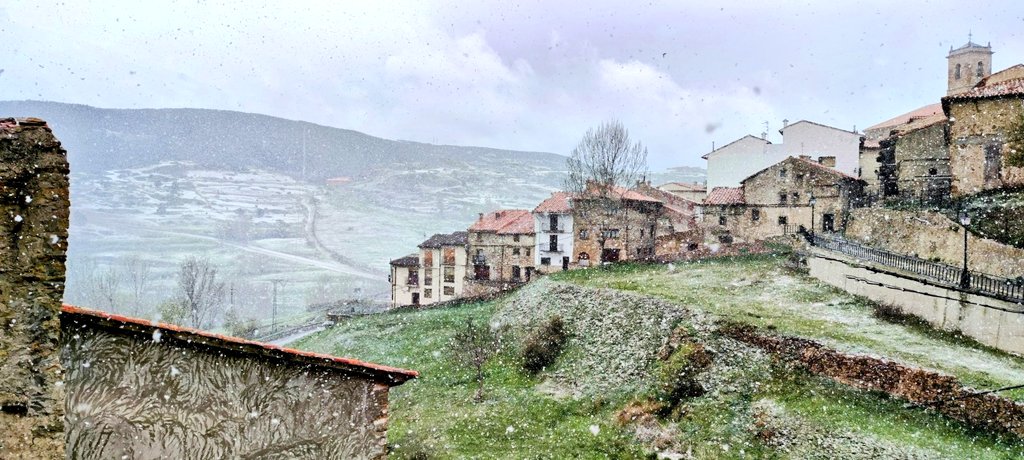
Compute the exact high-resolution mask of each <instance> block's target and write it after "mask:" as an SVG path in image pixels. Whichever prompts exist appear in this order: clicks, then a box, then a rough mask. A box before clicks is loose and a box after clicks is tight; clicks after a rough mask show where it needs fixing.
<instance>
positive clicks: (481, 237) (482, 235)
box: [476, 232, 484, 241]
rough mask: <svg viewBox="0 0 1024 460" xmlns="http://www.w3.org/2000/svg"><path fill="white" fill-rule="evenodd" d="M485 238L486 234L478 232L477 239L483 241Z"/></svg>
mask: <svg viewBox="0 0 1024 460" xmlns="http://www.w3.org/2000/svg"><path fill="white" fill-rule="evenodd" d="M483 239H484V234H483V233H480V232H476V240H477V241H483Z"/></svg>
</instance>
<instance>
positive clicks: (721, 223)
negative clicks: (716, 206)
mask: <svg viewBox="0 0 1024 460" xmlns="http://www.w3.org/2000/svg"><path fill="white" fill-rule="evenodd" d="M718 225H725V216H718Z"/></svg>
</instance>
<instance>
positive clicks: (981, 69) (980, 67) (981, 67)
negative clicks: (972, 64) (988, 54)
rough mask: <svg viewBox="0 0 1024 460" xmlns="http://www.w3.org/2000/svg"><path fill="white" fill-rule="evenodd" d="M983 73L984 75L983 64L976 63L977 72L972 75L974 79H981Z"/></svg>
mask: <svg viewBox="0 0 1024 460" xmlns="http://www.w3.org/2000/svg"><path fill="white" fill-rule="evenodd" d="M984 73H985V64H983V63H982V62H981V61H978V70H977V71H975V74H974V76H976V77H978V78H981V76H982V75H983V74H984Z"/></svg>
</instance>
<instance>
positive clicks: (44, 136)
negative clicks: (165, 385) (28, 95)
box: [0, 118, 70, 458]
mask: <svg viewBox="0 0 1024 460" xmlns="http://www.w3.org/2000/svg"><path fill="white" fill-rule="evenodd" d="M69 206H70V203H69V201H68V162H67V152H65V151H64V149H63V148H62V147H61V144H60V141H58V140H57V139H56V138H55V137H54V136H53V134H52V132H51V131H50V128H49V127H48V126H47V125H46V123H45V122H44V121H42V120H38V119H34V118H20V119H14V118H3V119H0V232H2V233H3V236H2V237H3V244H0V427H2V429H0V458H63V457H64V394H65V391H66V389H65V387H66V386H65V385H62V383H61V382H62V381H63V379H64V377H63V376H62V371H61V364H60V360H59V357H58V351H59V342H58V339H59V336H60V321H59V319H58V315H59V313H60V308H61V300H60V299H61V297H62V296H63V295H64V260H65V254H66V252H67V241H68V213H69Z"/></svg>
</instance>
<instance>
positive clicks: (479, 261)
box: [473, 254, 487, 265]
mask: <svg viewBox="0 0 1024 460" xmlns="http://www.w3.org/2000/svg"><path fill="white" fill-rule="evenodd" d="M473 265H487V257H484V256H483V255H482V254H477V255H475V256H473Z"/></svg>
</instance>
